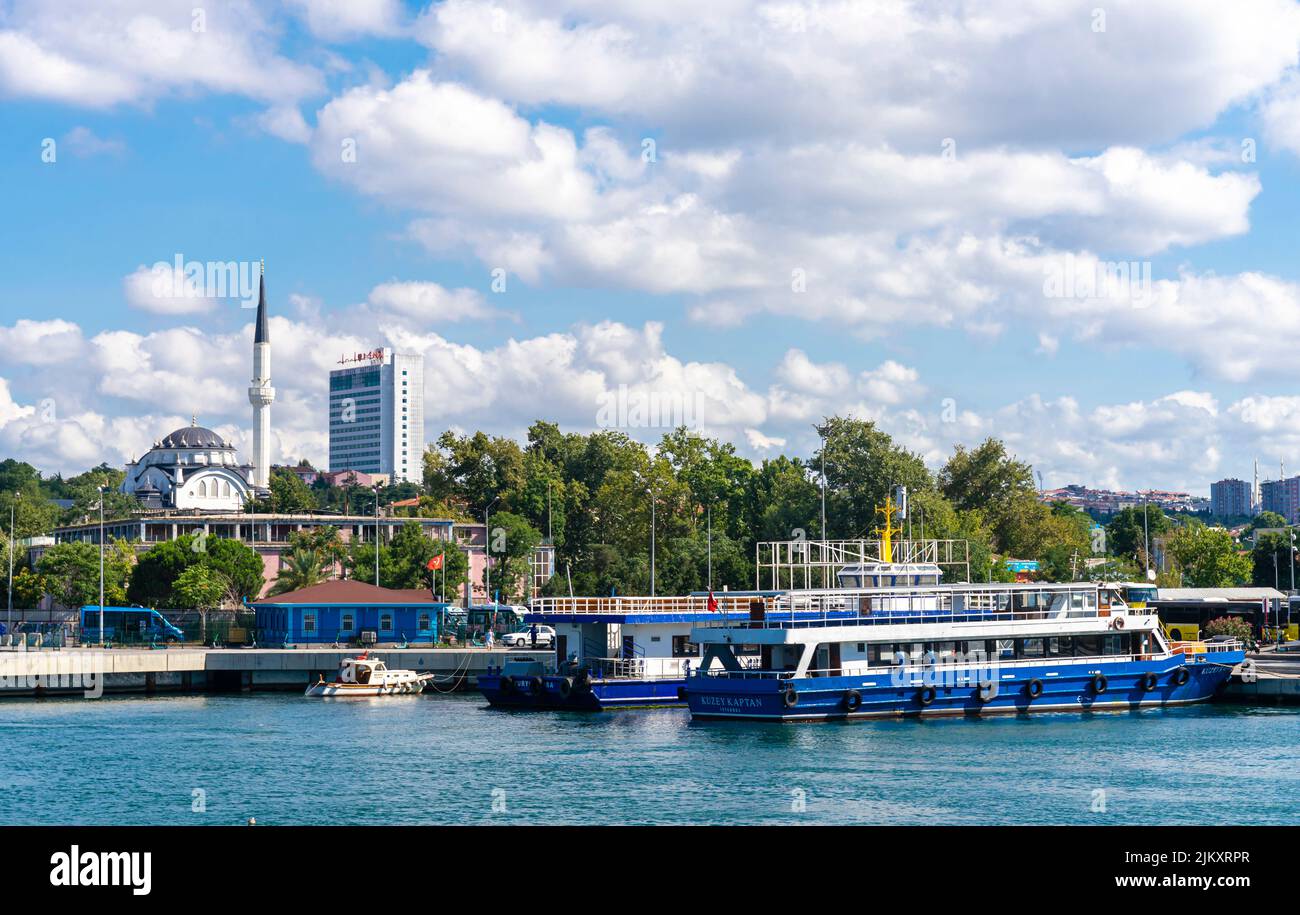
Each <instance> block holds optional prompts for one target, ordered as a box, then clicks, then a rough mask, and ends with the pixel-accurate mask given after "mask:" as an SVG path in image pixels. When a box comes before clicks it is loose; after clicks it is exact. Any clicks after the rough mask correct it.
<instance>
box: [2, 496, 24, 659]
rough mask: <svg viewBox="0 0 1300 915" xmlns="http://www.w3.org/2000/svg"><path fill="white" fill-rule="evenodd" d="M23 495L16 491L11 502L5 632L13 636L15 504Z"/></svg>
mask: <svg viewBox="0 0 1300 915" xmlns="http://www.w3.org/2000/svg"><path fill="white" fill-rule="evenodd" d="M22 497H23V494H22V493H20V492H16V493H14V498H13V501H12V502H10V503H9V612H8V615H6V617H5V632H7V633H8V634H9V635H11V636H12V635H13V632H14V506H15V505H16V504H17V503H18V500H19V499H21V498H22Z"/></svg>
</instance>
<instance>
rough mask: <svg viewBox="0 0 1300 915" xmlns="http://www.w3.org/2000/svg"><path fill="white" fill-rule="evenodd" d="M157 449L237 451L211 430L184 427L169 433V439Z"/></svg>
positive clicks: (159, 444)
mask: <svg viewBox="0 0 1300 915" xmlns="http://www.w3.org/2000/svg"><path fill="white" fill-rule="evenodd" d="M155 447H158V448H170V449H172V450H182V449H185V448H202V449H213V448H216V449H220V450H227V451H234V450H235V446H234V445H232V444H230V443H229V442H228V441H226V440H225V439H224V438H222V437H221V436H220V435H218V434H217V433H215V432H213V431H212V430H211V429H206V428H204V427H203V426H182V427H181V428H179V429H177V430H176V431H175V432H172V433H169V434H168V435H167V437H166V438H164V439H163V440H162V441H161V442H159V443H158V445H156V446H155Z"/></svg>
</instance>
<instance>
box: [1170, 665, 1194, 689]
mask: <svg viewBox="0 0 1300 915" xmlns="http://www.w3.org/2000/svg"><path fill="white" fill-rule="evenodd" d="M1190 677H1191V674H1189V673H1188V672H1187V668H1186V667H1180V668H1178V669H1177V670H1176V671H1174V676H1173V682H1174V686H1182V685H1183V684H1184V683H1186V682H1187V680H1188V679H1189V678H1190Z"/></svg>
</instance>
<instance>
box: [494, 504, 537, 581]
mask: <svg viewBox="0 0 1300 915" xmlns="http://www.w3.org/2000/svg"><path fill="white" fill-rule="evenodd" d="M541 540H542V535H541V532H540V531H538V530H537V528H535V527H533V526H532V525H531V524H529V523H528V519H527V518H524V517H522V516H520V515H516V514H514V513H512V512H497V513H496V514H494V515H493V516H492V529H491V530H490V531H488V554H489V556H491V557H492V560H493V561H492V572H493V575H492V582H491V584H492V590H493V591H499V592H500V594H501V599H502V600H503V601H505V602H506V603H517V602H518V601H521V600H523V598H524V597H526V596H527V595H528V594H529V592H530V590H531V585H532V581H531V579H532V562H531V560H532V556H533V551H534V550H535V549H537V545H538V544H539V543H541ZM494 598H495V595H494V594H489V595H488V599H489V600H493V599H494Z"/></svg>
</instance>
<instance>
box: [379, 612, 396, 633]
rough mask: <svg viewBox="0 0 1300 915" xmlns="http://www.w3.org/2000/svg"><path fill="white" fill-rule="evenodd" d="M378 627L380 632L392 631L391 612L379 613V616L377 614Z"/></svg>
mask: <svg viewBox="0 0 1300 915" xmlns="http://www.w3.org/2000/svg"><path fill="white" fill-rule="evenodd" d="M379 629H380V631H381V632H392V631H393V615H392V614H391V613H383V614H380V616H379Z"/></svg>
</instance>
